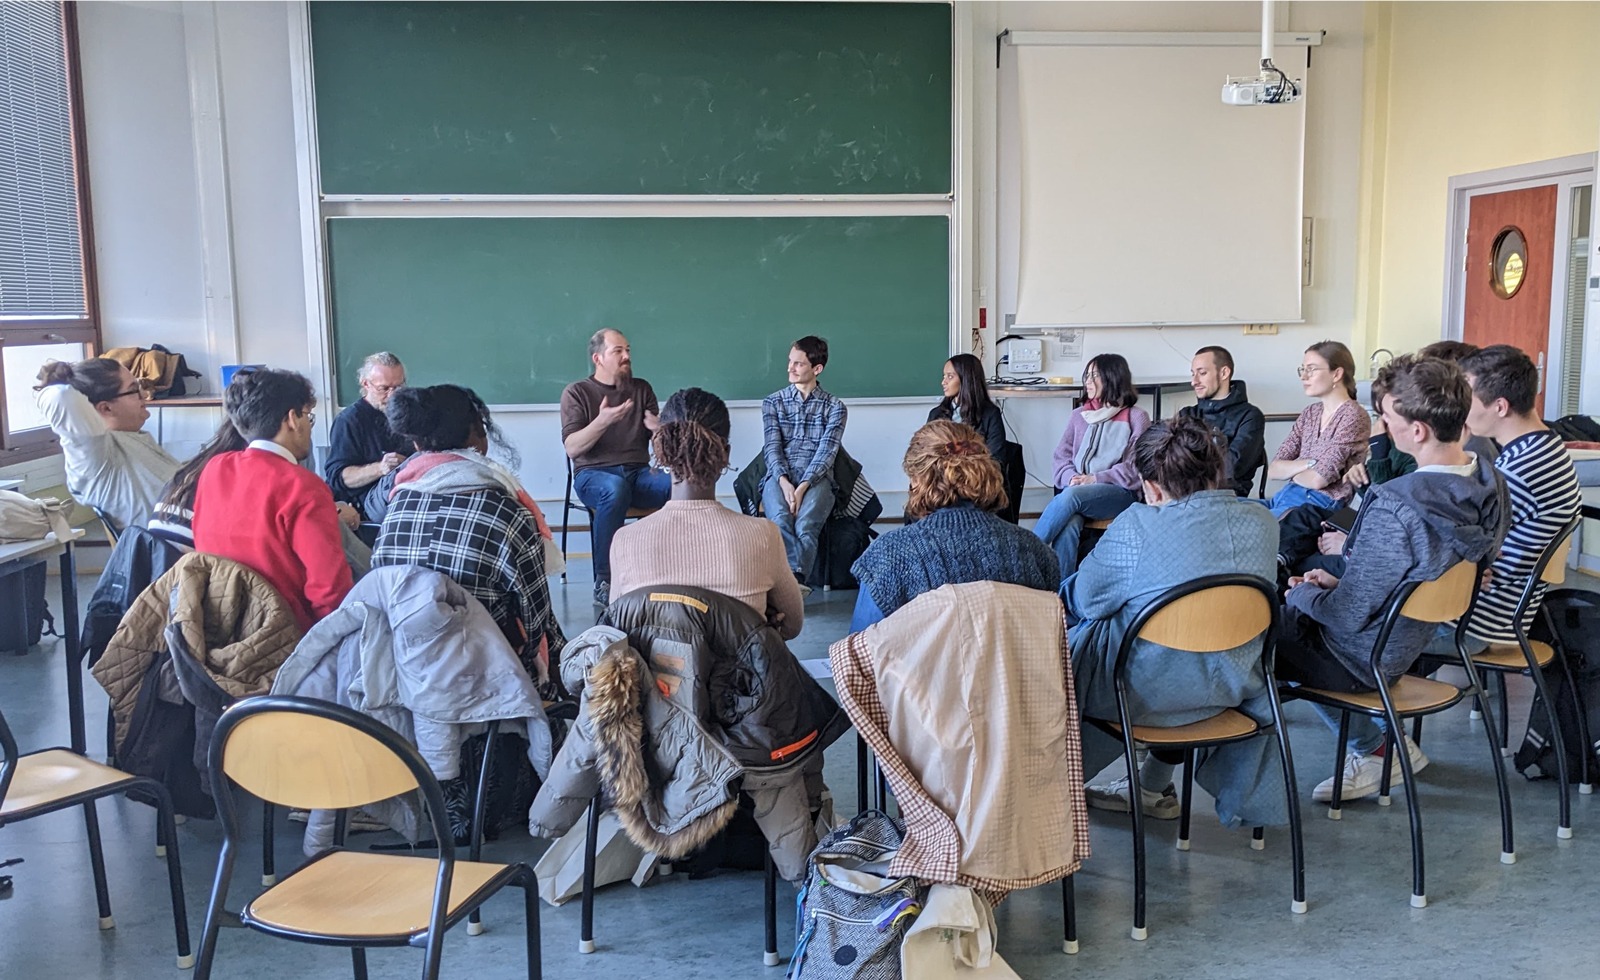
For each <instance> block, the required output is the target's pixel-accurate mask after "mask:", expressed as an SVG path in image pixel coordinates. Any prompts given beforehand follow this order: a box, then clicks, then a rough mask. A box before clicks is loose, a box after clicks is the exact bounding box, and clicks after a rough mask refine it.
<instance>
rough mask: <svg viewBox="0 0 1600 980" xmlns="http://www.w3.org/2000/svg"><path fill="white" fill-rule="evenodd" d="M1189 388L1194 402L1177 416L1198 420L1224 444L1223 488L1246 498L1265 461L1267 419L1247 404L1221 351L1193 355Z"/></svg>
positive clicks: (1205, 350) (1230, 357)
mask: <svg viewBox="0 0 1600 980" xmlns="http://www.w3.org/2000/svg"><path fill="white" fill-rule="evenodd" d="M1189 386H1190V387H1191V388H1193V389H1194V394H1195V398H1197V399H1198V401H1196V402H1195V403H1194V405H1192V406H1190V407H1188V408H1184V409H1180V410H1179V412H1178V414H1179V415H1180V416H1190V417H1194V418H1198V419H1200V421H1202V422H1204V423H1205V424H1207V425H1209V426H1211V428H1212V429H1214V430H1216V431H1217V432H1218V433H1220V434H1221V435H1222V437H1223V438H1224V439H1226V440H1228V475H1227V484H1226V485H1227V486H1229V487H1232V488H1233V492H1234V493H1236V494H1238V495H1239V496H1241V497H1248V496H1250V485H1251V484H1252V483H1254V482H1255V476H1256V470H1258V469H1260V468H1261V467H1262V465H1263V464H1265V463H1266V461H1267V444H1266V429H1267V419H1266V416H1264V415H1262V414H1261V409H1259V408H1257V407H1255V406H1254V405H1252V404H1250V400H1249V396H1248V395H1247V394H1246V392H1245V387H1244V382H1243V381H1235V380H1233V355H1232V354H1230V353H1228V350H1227V348H1225V347H1202V348H1200V349H1199V350H1197V351H1195V354H1194V360H1192V361H1190V362H1189Z"/></svg>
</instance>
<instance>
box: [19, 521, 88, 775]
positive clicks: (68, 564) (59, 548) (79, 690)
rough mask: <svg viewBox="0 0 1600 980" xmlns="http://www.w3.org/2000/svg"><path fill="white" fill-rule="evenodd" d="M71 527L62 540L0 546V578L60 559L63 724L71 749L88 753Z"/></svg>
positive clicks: (50, 538) (75, 535)
mask: <svg viewBox="0 0 1600 980" xmlns="http://www.w3.org/2000/svg"><path fill="white" fill-rule="evenodd" d="M84 533H85V532H84V531H83V529H81V528H74V529H72V531H71V532H70V534H69V535H68V536H67V538H66V539H65V540H60V539H58V538H57V537H56V536H55V534H53V533H52V534H49V535H47V536H45V537H43V538H40V539H38V540H36V541H17V542H13V543H11V544H0V575H9V574H11V573H12V572H21V571H23V570H24V569H27V568H31V567H32V566H34V565H43V564H44V563H45V562H47V561H49V560H50V559H51V558H55V557H57V556H59V557H60V559H61V638H62V640H63V641H65V644H66V657H65V660H66V670H67V723H68V725H69V727H70V730H71V732H72V750H73V751H74V752H78V753H84V752H87V751H88V737H87V735H86V734H85V731H84V721H83V649H82V647H81V646H80V645H79V642H78V639H79V637H78V565H77V560H76V558H75V556H74V555H73V553H72V545H73V542H75V541H77V540H78V539H79V538H81V537H83V535H84Z"/></svg>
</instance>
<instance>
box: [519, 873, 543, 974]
mask: <svg viewBox="0 0 1600 980" xmlns="http://www.w3.org/2000/svg"><path fill="white" fill-rule="evenodd" d="M522 905H523V909H522V913H523V915H524V916H525V917H526V922H525V928H524V932H526V934H527V937H528V938H527V943H528V980H540V978H541V977H543V976H544V939H543V936H542V928H541V926H540V924H539V879H538V876H536V875H535V874H534V872H533V869H532V868H529V869H528V871H527V874H526V875H525V876H524V877H523V880H522Z"/></svg>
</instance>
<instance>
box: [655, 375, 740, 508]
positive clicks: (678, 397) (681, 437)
mask: <svg viewBox="0 0 1600 980" xmlns="http://www.w3.org/2000/svg"><path fill="white" fill-rule="evenodd" d="M730 430H731V424H730V422H729V419H728V406H727V403H725V402H724V401H723V400H722V399H721V398H718V397H717V396H716V395H714V394H712V393H711V392H709V391H706V390H705V389H703V388H684V389H683V390H681V391H676V392H673V394H672V397H671V398H668V399H667V403H666V404H665V405H663V406H662V407H661V424H660V425H659V426H658V427H657V428H656V431H655V434H654V435H653V436H651V437H650V448H651V449H652V450H653V451H654V452H655V456H656V462H657V463H659V464H660V465H661V468H662V469H664V470H666V471H667V472H669V473H671V474H672V478H673V479H674V480H677V481H678V482H680V483H688V484H691V485H693V486H702V487H703V486H710V485H714V484H715V483H716V482H717V479H718V478H719V477H721V476H722V474H723V473H725V472H726V471H727V469H728V434H729V432H730Z"/></svg>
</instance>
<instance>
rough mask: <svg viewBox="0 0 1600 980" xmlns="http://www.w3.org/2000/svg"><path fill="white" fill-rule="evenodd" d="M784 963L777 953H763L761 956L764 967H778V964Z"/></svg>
mask: <svg viewBox="0 0 1600 980" xmlns="http://www.w3.org/2000/svg"><path fill="white" fill-rule="evenodd" d="M782 962H783V960H781V959H779V958H778V954H777V953H762V954H761V965H762V966H777V965H778V964H780V963H782Z"/></svg>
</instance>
